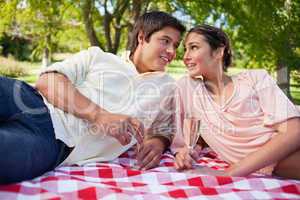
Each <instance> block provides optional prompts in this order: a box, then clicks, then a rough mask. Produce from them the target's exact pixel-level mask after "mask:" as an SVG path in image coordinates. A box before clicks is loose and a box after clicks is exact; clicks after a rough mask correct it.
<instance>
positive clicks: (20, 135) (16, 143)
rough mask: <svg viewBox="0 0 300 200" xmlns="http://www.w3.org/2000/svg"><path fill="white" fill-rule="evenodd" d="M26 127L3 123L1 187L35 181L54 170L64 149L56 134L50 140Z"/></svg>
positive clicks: (0, 143)
mask: <svg viewBox="0 0 300 200" xmlns="http://www.w3.org/2000/svg"><path fill="white" fill-rule="evenodd" d="M24 125H25V124H22V123H20V122H19V121H11V122H10V123H4V124H0V145H1V146H0V166H1V170H0V184H8V183H14V182H19V181H23V180H28V179H32V178H35V177H37V176H40V175H42V174H43V173H45V172H47V171H50V170H52V169H53V168H54V167H55V164H56V162H57V156H58V154H59V151H60V148H61V147H60V146H59V143H57V140H56V139H55V138H54V135H53V136H52V137H47V136H46V135H45V134H39V133H37V132H33V131H32V130H31V129H30V128H28V127H27V126H24Z"/></svg>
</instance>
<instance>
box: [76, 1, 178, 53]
mask: <svg viewBox="0 0 300 200" xmlns="http://www.w3.org/2000/svg"><path fill="white" fill-rule="evenodd" d="M80 2H81V10H82V15H83V21H84V24H85V28H86V32H87V35H88V38H89V40H90V44H91V45H93V46H100V47H101V48H102V49H103V50H105V51H109V52H112V53H117V52H118V50H119V48H120V45H121V44H122V45H124V44H125V40H127V41H128V37H126V35H127V36H128V35H129V34H128V33H130V31H131V29H132V27H133V24H134V22H135V21H136V19H137V18H138V17H139V16H140V15H141V14H142V13H144V12H146V11H148V10H150V9H151V10H152V9H153V10H164V11H168V12H173V11H175V7H174V5H173V4H172V3H173V1H167V0H163V1H158V0H155V1H150V0H144V1H141V0H110V1H108V0H98V1H97V0H81V1H80ZM96 30H97V31H96Z"/></svg>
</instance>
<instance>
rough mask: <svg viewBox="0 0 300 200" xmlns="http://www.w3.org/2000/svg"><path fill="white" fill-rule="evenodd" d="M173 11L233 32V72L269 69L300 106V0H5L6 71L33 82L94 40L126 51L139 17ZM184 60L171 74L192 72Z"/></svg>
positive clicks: (1, 58) (0, 5)
mask: <svg viewBox="0 0 300 200" xmlns="http://www.w3.org/2000/svg"><path fill="white" fill-rule="evenodd" d="M151 10H161V11H166V12H168V13H170V14H172V15H173V16H175V17H177V18H178V19H179V20H180V21H182V22H183V23H184V24H185V25H186V27H187V29H189V28H191V27H193V26H194V25H196V24H203V23H206V24H210V25H214V26H217V27H221V28H222V29H223V30H224V31H225V32H226V33H227V34H228V35H229V36H230V38H231V42H232V48H233V52H234V62H233V65H232V66H231V68H230V69H229V72H228V73H230V74H234V73H238V72H240V71H243V70H245V69H249V68H264V69H266V70H268V71H269V73H271V74H272V76H273V77H274V78H275V79H276V80H277V83H278V85H279V86H280V87H281V89H282V90H283V91H284V92H285V93H286V94H287V96H288V97H289V98H290V99H292V100H293V102H294V103H296V104H300V1H299V0H235V1H232V0H201V1H199V0H194V1H187V0H152V1H149V0H143V1H142V0H0V75H4V76H8V77H14V78H18V79H21V80H25V81H27V82H29V83H31V84H34V82H35V81H36V80H37V76H38V73H39V71H40V70H41V69H42V68H43V67H47V66H49V65H50V64H51V63H53V62H57V61H60V60H63V59H65V58H66V57H68V56H70V55H72V54H73V53H75V52H78V51H80V50H83V49H86V48H88V47H89V46H99V47H101V48H102V49H103V50H105V51H108V52H112V53H114V54H122V53H123V52H124V51H125V50H126V47H127V41H128V35H129V33H130V31H131V29H132V26H133V23H134V21H135V19H136V18H137V17H138V16H140V15H141V14H143V13H144V12H146V11H151ZM182 55H183V48H182V46H180V47H179V49H178V55H177V60H175V61H173V62H172V64H171V65H170V66H169V67H168V73H170V74H171V75H172V76H173V77H174V78H178V77H180V76H182V75H183V74H184V73H185V68H184V65H183V63H182V61H181V59H182Z"/></svg>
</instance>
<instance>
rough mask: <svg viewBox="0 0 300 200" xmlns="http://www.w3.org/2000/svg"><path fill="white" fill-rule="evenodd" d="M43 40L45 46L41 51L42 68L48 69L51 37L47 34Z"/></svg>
mask: <svg viewBox="0 0 300 200" xmlns="http://www.w3.org/2000/svg"><path fill="white" fill-rule="evenodd" d="M45 40H46V41H45V43H46V45H45V48H44V50H43V58H42V67H48V66H49V65H50V63H51V49H50V47H51V43H52V41H51V35H50V34H47V35H46V38H45Z"/></svg>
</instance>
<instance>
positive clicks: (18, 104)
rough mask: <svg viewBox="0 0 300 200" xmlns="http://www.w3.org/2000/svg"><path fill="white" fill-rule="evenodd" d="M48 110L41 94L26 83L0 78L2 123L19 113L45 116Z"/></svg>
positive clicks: (0, 118) (0, 113) (0, 114)
mask: <svg viewBox="0 0 300 200" xmlns="http://www.w3.org/2000/svg"><path fill="white" fill-rule="evenodd" d="M47 111H48V110H47V108H46V106H45V104H44V102H43V100H42V98H41V96H40V95H39V93H38V92H37V91H36V90H35V89H34V88H33V87H31V86H30V85H28V84H27V83H25V82H22V81H19V80H15V79H11V78H7V77H3V76H0V123H1V121H6V120H9V119H11V118H14V117H15V115H18V114H19V113H22V112H26V113H30V114H43V113H44V112H47Z"/></svg>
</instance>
